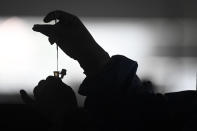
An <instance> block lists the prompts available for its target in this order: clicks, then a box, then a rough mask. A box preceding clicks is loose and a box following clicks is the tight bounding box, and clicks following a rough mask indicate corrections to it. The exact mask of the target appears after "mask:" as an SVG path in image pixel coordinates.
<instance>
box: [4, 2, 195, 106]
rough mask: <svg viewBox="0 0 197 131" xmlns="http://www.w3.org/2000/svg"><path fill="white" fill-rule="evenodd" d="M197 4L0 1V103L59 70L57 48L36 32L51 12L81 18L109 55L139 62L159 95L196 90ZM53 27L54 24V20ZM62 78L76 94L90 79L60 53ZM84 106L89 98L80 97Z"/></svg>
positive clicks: (16, 98) (12, 100) (13, 99)
mask: <svg viewBox="0 0 197 131" xmlns="http://www.w3.org/2000/svg"><path fill="white" fill-rule="evenodd" d="M196 5H197V1H195V0H82V1H80V0H42V1H40V0H17V1H13V0H1V1H0V60H1V64H0V103H5V102H10V103H20V102H21V100H20V97H19V95H18V93H19V90H20V89H25V90H27V91H28V92H29V93H30V94H32V90H33V88H34V87H35V86H36V85H37V83H38V82H39V81H40V80H41V79H45V78H46V77H47V76H48V75H53V71H54V70H56V48H55V45H53V46H51V45H50V44H49V42H48V38H47V37H45V36H43V35H41V34H39V33H36V32H33V31H32V29H31V28H32V27H33V25H34V24H35V23H43V21H42V19H43V17H44V16H45V15H46V14H47V13H48V12H50V11H52V10H57V9H58V10H64V11H67V12H70V13H72V14H75V15H77V16H79V17H80V18H81V20H82V21H83V22H84V24H85V26H86V27H87V28H88V30H89V31H90V32H91V34H92V35H93V37H94V38H95V39H96V41H97V42H98V43H99V44H100V45H101V46H102V47H103V48H104V49H105V50H106V51H108V52H109V54H110V56H112V55H115V54H122V55H125V56H127V57H129V58H131V59H133V60H135V61H137V62H138V65H139V68H138V71H137V74H138V75H139V77H140V78H141V79H142V80H150V81H152V82H153V84H154V85H156V88H155V91H156V92H160V93H166V92H175V91H182V90H196V73H197V59H196V58H197V51H196V49H197V43H196V42H197V37H196V34H197V19H196V18H197V13H196V11H197V9H196ZM52 23H53V24H54V22H52ZM59 57H60V60H59V61H60V62H59V67H60V68H61V69H62V68H65V69H67V75H66V77H65V78H64V79H63V81H64V82H66V83H67V84H68V85H70V86H72V88H73V89H74V90H75V91H76V92H77V90H78V87H79V86H80V84H81V82H82V81H83V79H84V78H85V75H84V74H83V70H82V69H81V68H80V66H79V64H78V63H77V62H76V61H74V60H72V59H70V58H69V57H68V56H66V55H65V54H64V53H63V52H61V51H60V55H59ZM77 97H78V100H79V103H80V104H82V103H83V100H84V97H82V96H80V95H77Z"/></svg>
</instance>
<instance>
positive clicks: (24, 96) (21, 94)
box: [20, 90, 35, 105]
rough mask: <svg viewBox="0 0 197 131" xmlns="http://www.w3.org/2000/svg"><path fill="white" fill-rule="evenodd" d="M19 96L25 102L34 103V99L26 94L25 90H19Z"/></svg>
mask: <svg viewBox="0 0 197 131" xmlns="http://www.w3.org/2000/svg"><path fill="white" fill-rule="evenodd" d="M20 96H21V98H22V100H23V101H24V103H26V104H29V105H32V104H34V103H35V101H34V100H33V99H32V98H31V97H30V96H29V95H28V94H27V92H26V91H25V90H20Z"/></svg>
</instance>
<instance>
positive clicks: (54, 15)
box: [44, 10, 76, 23]
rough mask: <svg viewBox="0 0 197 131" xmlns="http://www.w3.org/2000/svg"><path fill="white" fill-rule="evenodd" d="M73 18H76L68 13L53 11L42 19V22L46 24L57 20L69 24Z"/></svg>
mask: <svg viewBox="0 0 197 131" xmlns="http://www.w3.org/2000/svg"><path fill="white" fill-rule="evenodd" d="M75 17H76V16H74V15H72V14H70V13H67V12H64V11H60V10H57V11H53V12H50V13H49V14H47V15H46V17H45V18H44V22H46V23H48V22H50V21H52V20H55V19H58V20H60V21H64V22H66V21H68V22H69V21H71V20H72V19H73V18H75Z"/></svg>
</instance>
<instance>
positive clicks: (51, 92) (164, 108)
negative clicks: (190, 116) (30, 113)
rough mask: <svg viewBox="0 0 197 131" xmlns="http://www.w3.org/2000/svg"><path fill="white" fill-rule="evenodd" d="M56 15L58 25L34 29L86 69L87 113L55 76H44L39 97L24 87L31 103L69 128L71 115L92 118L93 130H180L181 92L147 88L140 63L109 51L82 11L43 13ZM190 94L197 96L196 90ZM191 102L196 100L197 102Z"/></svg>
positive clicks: (83, 88)
mask: <svg viewBox="0 0 197 131" xmlns="http://www.w3.org/2000/svg"><path fill="white" fill-rule="evenodd" d="M56 19H57V20H59V22H58V23H56V24H54V25H46V24H44V25H34V27H33V30H34V31H36V32H40V33H42V34H44V35H46V36H48V37H49V41H50V43H51V44H53V43H54V42H55V43H57V44H58V46H59V47H60V48H61V49H62V50H63V51H64V52H65V53H66V54H67V55H68V56H70V57H71V58H73V59H75V60H77V61H78V62H79V64H80V66H81V67H82V68H83V69H84V73H85V75H86V78H85V80H84V81H83V83H82V84H81V86H80V88H79V93H80V94H82V95H84V96H86V100H85V104H84V109H83V110H84V114H85V115H84V117H83V118H79V115H76V114H77V110H78V106H77V102H76V97H75V94H74V92H73V90H72V89H71V88H70V87H69V86H67V85H66V84H64V83H62V81H61V80H60V79H58V78H54V77H48V78H47V79H46V80H44V81H41V82H39V84H38V86H37V87H36V88H35V89H34V97H35V100H32V99H31V98H29V96H28V95H27V94H26V92H25V91H21V96H22V98H23V100H24V101H25V102H26V103H31V105H33V106H34V107H36V108H38V109H39V110H40V111H41V112H43V114H45V115H46V116H47V117H48V118H49V120H51V121H52V122H54V123H56V124H55V125H57V126H59V127H60V128H62V127H63V128H64V127H65V128H64V129H65V130H66V129H67V127H68V126H69V123H68V121H69V120H72V119H73V121H78V119H81V120H82V121H83V120H84V121H87V125H86V127H85V130H91V131H125V130H126V131H127V130H129V131H130V130H134V131H141V130H155V131H156V130H157V131H158V130H160V131H161V130H170V129H172V130H179V128H173V127H171V126H173V124H172V121H173V119H174V115H176V111H174V110H173V109H174V107H173V106H172V105H173V104H174V105H176V102H177V100H174V101H172V98H173V97H172V96H175V97H176V96H177V94H175V95H169V94H167V95H161V94H154V93H153V92H150V91H149V90H147V89H144V88H143V84H142V82H141V80H140V79H139V78H138V76H137V75H136V71H137V67H138V65H137V63H136V62H135V61H133V60H130V59H128V58H126V57H124V56H121V55H116V56H112V57H110V56H109V55H108V53H107V52H106V51H105V50H104V49H103V48H101V47H100V46H99V45H98V44H97V42H96V41H95V40H94V39H93V37H92V36H91V34H90V33H89V32H88V30H87V29H86V28H85V26H84V25H83V24H82V22H81V21H80V20H79V18H78V17H76V16H74V15H72V14H69V13H66V12H62V11H54V12H51V13H49V14H48V15H47V16H46V17H45V18H44V22H46V23H48V22H50V21H52V20H56ZM178 94H179V93H178ZM189 96H194V97H192V99H194V98H195V97H196V93H195V92H194V93H193V94H192V95H191V94H190V95H189ZM181 97H182V95H181ZM176 98H178V97H176ZM186 99H187V100H184V101H182V102H183V103H182V105H184V103H187V102H188V101H189V100H190V99H188V97H187V98H186ZM190 105H192V106H196V104H193V103H192V104H190ZM190 109H191V108H190ZM85 117H87V119H86V118H85ZM66 119H67V120H66ZM65 121H67V122H65ZM73 121H72V122H73ZM72 122H71V123H72ZM79 123H80V122H79ZM71 125H72V124H71ZM76 126H77V125H76ZM72 129H73V130H74V129H75V128H74V127H73V128H72ZM83 129H84V128H83ZM186 129H187V128H186Z"/></svg>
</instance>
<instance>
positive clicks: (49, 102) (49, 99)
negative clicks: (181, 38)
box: [20, 76, 78, 123]
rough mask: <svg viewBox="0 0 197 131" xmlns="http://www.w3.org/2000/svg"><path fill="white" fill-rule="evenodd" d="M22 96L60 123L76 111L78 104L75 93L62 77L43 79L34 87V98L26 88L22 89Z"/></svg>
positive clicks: (25, 100)
mask: <svg viewBox="0 0 197 131" xmlns="http://www.w3.org/2000/svg"><path fill="white" fill-rule="evenodd" d="M20 94H21V98H22V99H23V101H24V102H25V103H26V104H29V105H31V106H32V107H34V108H36V109H37V110H38V111H39V112H40V113H41V114H43V115H44V116H46V118H48V119H49V120H50V121H51V122H54V123H58V122H60V121H62V120H63V119H64V117H67V116H69V115H71V114H72V113H74V112H75V111H76V110H77V108H78V106H77V100H76V97H75V93H74V91H73V90H72V88H70V87H69V86H68V85H66V84H64V83H63V82H62V81H61V79H60V78H56V77H53V76H49V77H47V79H46V80H41V81H40V82H39V83H38V85H37V86H36V87H35V88H34V90H33V94H34V99H32V98H31V97H30V96H29V95H28V94H27V93H26V91H24V90H21V91H20Z"/></svg>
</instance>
